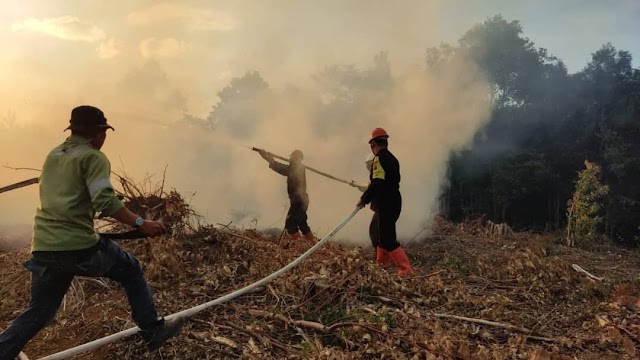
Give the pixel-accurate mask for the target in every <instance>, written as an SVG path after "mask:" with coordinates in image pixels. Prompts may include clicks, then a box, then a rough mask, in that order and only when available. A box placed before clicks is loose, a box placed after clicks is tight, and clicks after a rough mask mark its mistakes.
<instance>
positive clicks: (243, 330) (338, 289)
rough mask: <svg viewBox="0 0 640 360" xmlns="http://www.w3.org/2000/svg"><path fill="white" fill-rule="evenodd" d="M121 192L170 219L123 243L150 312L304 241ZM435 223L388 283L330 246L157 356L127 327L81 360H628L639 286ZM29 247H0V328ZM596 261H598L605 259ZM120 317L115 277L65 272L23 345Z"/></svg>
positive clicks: (13, 306)
mask: <svg viewBox="0 0 640 360" xmlns="http://www.w3.org/2000/svg"><path fill="white" fill-rule="evenodd" d="M125 188H126V187H125ZM132 192H133V191H131V190H128V191H127V192H126V194H128V195H125V197H126V200H127V201H128V202H129V204H131V205H132V206H133V204H134V201H135V202H136V203H137V204H138V206H139V209H147V210H148V211H155V212H156V213H155V216H156V217H157V218H164V217H165V216H167V217H169V216H173V223H172V229H173V231H174V235H171V236H165V237H162V238H154V239H144V240H127V241H122V242H121V243H122V246H123V247H124V248H126V249H127V250H128V251H130V252H132V253H133V254H135V255H136V256H137V257H138V258H139V259H140V260H141V262H142V263H143V264H144V266H145V271H146V274H147V276H148V279H149V281H150V283H151V285H152V287H153V290H154V293H155V298H156V301H157V304H158V307H159V310H160V312H161V313H162V314H170V313H174V312H177V311H180V310H183V309H186V308H188V307H192V306H195V305H198V304H201V303H204V302H207V301H210V300H212V299H215V298H217V297H220V296H222V295H224V294H227V293H229V292H231V291H233V290H236V289H238V288H240V287H243V286H245V285H247V284H249V283H252V282H254V281H256V280H259V279H260V278H262V277H265V276H267V275H269V274H271V273H272V272H274V271H276V270H277V269H279V268H281V267H283V266H285V265H286V264H288V263H289V262H291V261H292V260H293V259H295V258H296V257H297V256H298V255H300V254H301V253H303V252H304V251H305V250H306V249H307V248H308V247H309V246H310V244H309V243H302V242H301V243H293V244H288V245H289V246H286V249H285V246H283V244H280V239H279V238H276V237H272V236H266V235H264V234H261V233H259V232H257V231H255V230H245V229H236V228H233V227H230V226H208V225H202V224H199V225H193V224H194V223H197V221H196V222H194V221H193V219H192V218H191V217H190V214H191V213H190V210H189V209H188V204H187V202H186V201H185V200H184V199H183V198H182V197H180V196H179V194H178V193H176V192H169V193H168V194H167V193H165V192H159V193H154V194H153V195H152V196H148V195H144V193H143V192H141V194H140V195H133V196H132V195H131V193H132ZM147 198H148V199H149V201H148V202H147V201H146V200H145V199H147ZM175 209H182V210H175ZM169 212H171V214H170V213H169ZM186 224H191V226H187V225H186ZM441 225H442V226H445V225H446V224H444V223H442V224H441ZM442 226H441V228H440V229H439V230H438V231H439V233H440V234H441V235H439V236H437V237H432V238H430V239H427V242H426V243H423V244H421V245H415V246H413V247H409V249H408V253H409V254H410V257H411V258H412V260H413V261H414V264H415V265H416V269H417V274H416V276H415V277H413V278H410V279H404V280H400V279H398V278H397V277H396V275H395V273H394V272H393V271H386V270H385V269H381V268H379V267H377V266H376V265H375V264H373V262H372V259H371V251H370V249H364V250H362V249H360V248H345V247H340V246H338V245H336V244H328V245H326V246H324V247H323V248H321V249H320V250H319V251H318V252H317V253H315V254H314V255H312V256H311V257H310V258H308V259H307V260H306V261H305V262H303V263H302V264H301V265H300V266H299V267H297V268H295V269H294V270H292V271H291V272H289V273H287V274H285V275H284V276H283V277H281V278H279V279H277V280H276V281H274V282H272V283H271V284H269V285H267V286H265V287H262V288H259V289H257V291H255V292H254V293H252V294H250V295H247V296H244V297H241V298H238V299H235V300H234V301H232V302H229V303H226V304H222V305H220V306H216V307H213V308H210V309H208V310H205V311H204V312H202V313H199V314H198V315H196V316H194V317H192V318H191V319H190V320H189V321H188V322H187V324H186V325H185V328H184V329H183V331H182V333H181V334H180V336H178V337H177V338H175V339H173V340H171V341H170V343H169V344H168V345H166V346H165V347H163V348H162V349H161V350H160V351H159V352H157V353H146V352H145V350H144V347H143V346H142V344H141V340H140V339H138V338H137V337H132V338H128V339H126V340H124V341H118V342H116V343H112V344H110V345H108V346H105V347H103V348H100V349H98V350H95V351H94V352H92V353H89V354H86V355H83V356H80V357H79V358H81V359H160V358H162V359H218V358H247V359H265V358H277V359H285V358H286V359H380V358H387V359H574V358H579V359H600V358H616V359H624V358H633V357H634V356H635V353H634V352H635V347H636V346H637V345H638V344H639V341H640V340H639V339H640V318H638V316H637V306H638V304H640V303H639V302H638V298H639V297H640V292H639V291H638V288H637V287H636V286H635V285H634V284H633V283H630V284H627V285H625V286H619V285H620V284H622V283H625V282H629V281H633V280H634V279H633V276H625V275H624V273H623V272H616V273H615V274H614V275H615V276H611V277H607V278H606V279H605V280H604V281H597V280H592V279H589V278H588V277H587V276H585V275H584V274H582V273H578V272H576V271H574V270H573V269H572V268H571V263H570V262H567V261H565V260H563V256H564V255H565V254H562V253H561V252H560V250H558V249H562V251H574V250H567V249H565V248H564V247H562V246H559V245H556V244H553V243H550V242H548V241H544V239H542V238H537V239H532V238H530V237H529V238H526V239H525V238H524V237H522V238H518V237H517V236H514V235H513V234H509V236H508V237H505V238H501V237H500V236H492V237H486V236H485V237H482V236H469V235H467V234H465V233H464V231H463V230H464V229H461V228H460V227H455V226H451V225H446V226H445V227H442ZM488 226H492V225H491V224H489V225H488ZM474 231H475V230H474ZM575 251H578V250H575ZM576 254H577V255H576ZM585 254H586V253H585ZM585 254H582V255H581V254H578V253H574V252H572V253H571V255H572V256H574V258H572V261H576V259H578V260H583V261H586V259H587V258H588V256H587V255H585ZM631 255H632V254H629V255H628V256H627V257H624V258H623V259H622V260H620V259H618V265H620V266H627V267H631V266H637V265H638V263H637V262H635V260H633V259H632V257H631ZM27 256H28V254H26V253H25V252H21V253H7V254H0V261H1V262H2V264H1V266H2V269H3V276H2V277H1V278H0V283H1V286H2V289H3V296H2V298H1V299H0V327H4V326H5V325H6V324H7V323H8V321H10V320H11V319H13V318H14V317H15V316H16V315H17V314H18V313H19V311H20V310H21V309H22V307H23V306H24V305H25V304H26V302H27V299H28V276H29V275H28V273H27V272H26V271H25V270H24V269H23V268H22V267H21V266H20V262H21V261H23V260H25V259H26V258H27ZM607 256H608V255H607ZM611 256H617V255H611ZM605 257H606V256H605ZM605 257H600V258H599V259H600V260H601V263H598V264H604V263H608V260H607V259H606V258H605ZM582 265H583V266H585V267H586V266H587V265H589V264H586V263H583V264H582ZM131 326H133V323H132V322H131V319H130V315H129V308H128V305H127V303H126V300H125V297H124V294H123V292H122V291H121V290H119V289H118V286H117V284H115V283H113V282H110V281H107V280H96V279H82V278H81V279H76V280H75V281H74V283H73V286H72V288H71V289H70V291H69V293H68V294H67V296H66V299H65V303H64V306H63V308H62V309H61V311H60V313H59V315H58V317H57V319H56V321H55V322H54V324H52V326H51V327H49V328H47V329H45V330H44V331H42V332H41V333H40V334H39V335H38V336H37V337H36V338H35V339H34V340H33V341H32V342H31V343H30V344H29V346H28V348H27V353H28V354H29V355H30V357H31V358H37V357H39V356H41V355H47V354H50V353H53V352H56V351H61V350H64V349H66V348H69V347H72V346H75V345H79V344H82V343H84V342H87V341H90V340H94V339H96V338H99V337H101V336H105V335H108V334H111V333H114V332H117V331H120V330H123V329H126V328H129V327H131Z"/></svg>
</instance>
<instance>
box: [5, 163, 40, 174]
mask: <svg viewBox="0 0 640 360" xmlns="http://www.w3.org/2000/svg"><path fill="white" fill-rule="evenodd" d="M2 167H3V168H5V169H10V170H30V171H38V172H40V171H42V170H40V169H34V168H28V167H13V166H9V165H8V164H7V165H2Z"/></svg>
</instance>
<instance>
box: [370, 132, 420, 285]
mask: <svg viewBox="0 0 640 360" xmlns="http://www.w3.org/2000/svg"><path fill="white" fill-rule="evenodd" d="M388 138H389V135H388V134H387V132H386V131H385V130H384V129H382V128H376V129H374V130H373V131H372V132H371V138H370V140H369V145H370V146H371V152H372V153H373V155H374V158H373V166H372V168H371V173H370V175H369V179H370V180H371V182H370V184H369V187H368V188H367V190H366V191H365V192H364V193H363V194H362V197H361V198H360V201H359V202H358V206H359V207H364V206H365V205H367V204H369V203H371V204H372V206H371V207H372V209H373V210H374V211H375V212H376V215H377V219H378V237H379V239H378V244H377V247H376V262H377V263H378V264H379V265H382V266H384V265H386V264H388V263H390V262H392V263H394V264H395V265H396V266H397V267H398V275H400V276H408V275H410V274H411V273H412V272H413V269H412V268H411V264H410V263H409V258H408V257H407V254H406V253H405V251H404V249H403V248H402V246H400V244H399V243H398V240H397V235H396V221H398V218H399V217H400V211H401V209H402V197H401V196H400V163H399V162H398V159H396V157H395V156H393V154H392V153H391V152H390V151H389V149H388V148H387V146H388Z"/></svg>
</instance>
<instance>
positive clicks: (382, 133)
mask: <svg viewBox="0 0 640 360" xmlns="http://www.w3.org/2000/svg"><path fill="white" fill-rule="evenodd" d="M378 138H382V139H387V138H389V134H387V131H386V130H385V129H383V128H375V129H373V131H372V132H371V138H370V139H369V142H371V141H372V140H373V139H378Z"/></svg>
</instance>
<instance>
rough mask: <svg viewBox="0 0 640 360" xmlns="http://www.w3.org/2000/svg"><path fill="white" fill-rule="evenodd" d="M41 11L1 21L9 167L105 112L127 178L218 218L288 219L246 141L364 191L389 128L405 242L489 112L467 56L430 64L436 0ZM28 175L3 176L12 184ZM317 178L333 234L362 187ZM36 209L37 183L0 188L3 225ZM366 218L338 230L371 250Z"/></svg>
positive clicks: (116, 164) (318, 218)
mask: <svg viewBox="0 0 640 360" xmlns="http://www.w3.org/2000/svg"><path fill="white" fill-rule="evenodd" d="M27 3H29V4H32V5H34V6H33V7H32V8H31V9H30V8H28V7H20V8H18V7H16V9H13V12H9V14H8V15H7V14H4V15H2V16H1V17H0V22H2V23H3V25H5V24H6V25H7V26H3V28H6V29H9V30H1V31H3V32H0V40H3V42H4V43H9V44H12V45H10V46H8V49H7V56H5V57H4V58H3V59H1V60H0V75H1V76H2V78H3V79H7V80H8V81H3V82H2V83H1V84H0V95H1V96H2V99H3V102H2V103H1V104H0V154H1V156H0V163H1V164H9V165H11V166H15V167H34V168H39V167H40V166H41V165H42V162H43V160H44V157H45V155H46V153H47V152H48V151H49V150H50V148H52V147H54V146H56V145H57V144H59V143H60V142H62V141H63V140H64V137H65V136H66V133H63V132H62V129H64V128H65V127H66V123H67V122H68V119H69V113H70V111H71V108H73V107H74V106H76V105H80V104H91V105H95V106H98V107H100V108H101V109H102V110H103V111H104V112H105V114H106V116H107V118H108V119H109V122H110V123H111V124H112V125H113V126H114V127H115V128H116V131H115V132H113V133H111V132H110V133H109V134H108V138H107V143H106V145H105V147H104V148H103V151H104V152H105V153H106V154H107V156H108V157H109V158H110V159H111V162H112V167H113V169H114V170H116V171H118V170H123V169H124V170H126V171H127V173H128V174H130V175H131V176H133V177H134V178H138V179H142V178H143V177H144V176H145V175H146V174H148V173H151V174H156V175H157V176H160V175H161V174H162V171H163V169H164V167H165V165H167V166H168V168H167V183H168V185H170V186H172V187H175V188H177V189H178V190H179V191H181V192H184V193H189V192H193V193H195V194H196V195H195V197H194V198H193V202H192V204H193V206H194V207H195V209H196V210H197V211H199V212H200V213H202V214H203V215H204V216H205V217H206V218H207V219H208V220H209V221H211V222H214V223H215V222H221V223H222V222H228V221H230V220H232V221H234V223H235V224H236V225H238V226H251V225H252V224H255V223H256V222H257V226H258V228H268V227H282V226H283V224H284V216H285V212H286V208H287V205H288V199H287V196H286V184H285V182H286V180H285V178H284V177H282V176H280V175H278V174H276V173H275V172H273V171H271V170H270V169H269V168H268V165H267V163H266V162H264V161H263V160H262V159H261V158H260V157H259V156H258V155H257V154H256V153H255V152H252V151H249V150H248V149H247V147H245V146H256V147H260V148H265V149H267V150H270V151H272V152H274V153H276V154H280V155H283V156H288V155H289V153H290V152H291V151H292V150H294V149H301V150H303V151H304V153H305V160H304V162H305V163H306V164H308V165H310V166H313V167H315V168H318V169H320V170H323V171H326V172H328V173H331V174H334V175H336V176H338V177H341V178H344V179H347V180H356V181H360V182H365V181H366V180H367V176H368V174H367V171H366V169H365V165H364V161H365V157H366V156H367V154H368V153H369V151H370V150H369V147H368V145H367V140H368V135H369V133H370V131H371V130H372V129H373V128H375V127H378V126H382V127H384V128H385V129H386V130H387V131H388V132H389V133H390V139H389V142H390V150H391V151H392V152H393V153H394V154H395V155H396V156H397V158H398V159H399V161H400V166H401V174H402V182H401V192H402V195H403V212H402V215H401V218H400V221H399V224H398V231H399V235H400V237H401V239H405V240H406V239H409V238H411V237H412V236H413V235H414V234H415V233H416V232H418V231H419V230H420V229H421V228H422V227H423V226H424V225H425V224H426V223H425V221H427V220H428V219H429V218H430V216H431V215H432V214H433V213H434V211H436V210H437V209H436V200H437V197H438V194H439V192H440V189H441V187H442V185H443V181H444V174H445V171H446V163H447V160H448V157H449V154H450V152H451V151H452V150H455V149H460V148H462V147H464V146H465V145H466V144H467V143H468V142H469V140H470V139H471V138H472V137H473V135H474V134H475V133H476V131H477V130H478V129H479V128H480V127H481V126H482V125H483V123H484V122H485V121H486V119H487V118H488V115H489V112H490V103H489V100H488V99H489V97H488V96H487V87H486V83H485V81H484V80H483V78H482V76H481V72H480V71H479V69H477V68H476V66H475V65H474V64H473V63H472V62H470V61H468V60H467V59H465V58H464V56H458V57H457V58H455V59H453V60H452V61H450V62H449V63H448V64H447V65H446V66H443V67H442V68H440V69H439V70H438V71H426V69H425V66H424V63H425V56H424V55H425V50H426V48H427V47H430V46H433V45H435V44H437V43H438V42H439V41H440V39H439V38H438V35H439V34H438V32H437V27H436V26H435V24H437V21H438V19H436V18H435V16H434V15H433V14H435V9H436V8H437V7H438V6H439V4H438V2H424V1H402V2H399V3H391V2H384V1H349V2H343V1H325V2H312V1H308V2H307V1H303V2H300V1H281V2H278V5H277V6H276V5H273V4H269V5H268V4H267V3H262V2H243V1H240V2H236V1H233V2H231V1H230V2H222V3H221V4H218V5H215V6H213V7H212V5H211V4H210V3H209V2H205V1H181V2H163V3H155V5H148V2H146V1H126V2H125V1H123V0H120V1H115V2H112V3H111V5H109V6H108V7H107V8H106V9H102V8H100V9H98V8H94V7H92V6H91V5H89V4H88V3H84V2H82V3H81V4H78V3H77V2H74V1H68V3H67V5H66V6H62V5H60V6H59V7H58V8H55V9H53V8H52V5H48V3H46V2H44V0H31V1H27ZM74 4H75V7H74ZM35 5H38V6H37V7H36V6H35ZM35 8H37V9H39V10H38V11H32V10H33V9H35ZM74 9H75V10H74ZM61 14H62V15H61ZM63 20H64V21H63ZM72 20H73V21H72ZM78 24H82V26H79V25H78ZM12 25H15V26H13V28H12ZM45 25H46V26H45ZM56 26H63V28H56ZM11 29H13V30H11ZM43 29H44V30H43ZM98 35H99V36H98ZM231 85H235V86H231ZM225 86H227V87H228V89H229V91H228V92H220V91H221V90H223V89H225ZM238 89H242V91H237V90H238ZM219 92H220V94H221V95H224V98H219V97H218V96H217V94H218V93H219ZM245 95H246V96H245ZM32 176H36V173H32V172H29V171H27V170H21V171H16V170H11V169H7V168H0V185H5V184H9V183H13V182H17V181H19V180H23V179H25V178H28V177H32ZM158 180H159V178H158ZM307 181H308V193H309V196H310V208H309V224H310V226H311V228H312V230H313V231H314V232H316V233H318V235H324V234H326V233H327V232H328V231H329V230H330V229H331V228H332V227H333V226H334V225H335V224H337V223H338V222H339V221H340V220H341V219H342V218H343V217H344V216H345V215H347V214H348V213H349V212H350V211H351V210H352V208H353V207H354V206H355V204H356V202H357V201H358V198H359V196H360V194H361V193H360V192H359V191H358V190H357V189H356V188H353V187H350V186H347V185H344V184H340V183H337V182H335V181H332V180H329V179H326V178H323V177H320V176H317V175H316V174H313V173H309V172H308V173H307ZM37 201H38V200H37V187H35V186H34V187H31V188H25V189H21V190H16V191H12V192H9V193H5V194H2V195H0V223H8V224H16V223H30V222H31V221H32V217H33V213H34V210H35V208H36V206H37ZM369 215H370V212H369V210H368V209H367V210H365V211H363V212H362V213H361V214H359V215H358V217H357V218H356V220H355V221H354V222H353V224H351V225H349V226H348V227H347V229H346V230H345V231H344V232H343V233H341V234H340V237H342V238H345V239H347V238H348V239H349V240H351V241H353V242H354V243H358V244H366V243H368V239H367V238H368V236H367V228H368V221H369V218H370V216H369Z"/></svg>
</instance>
